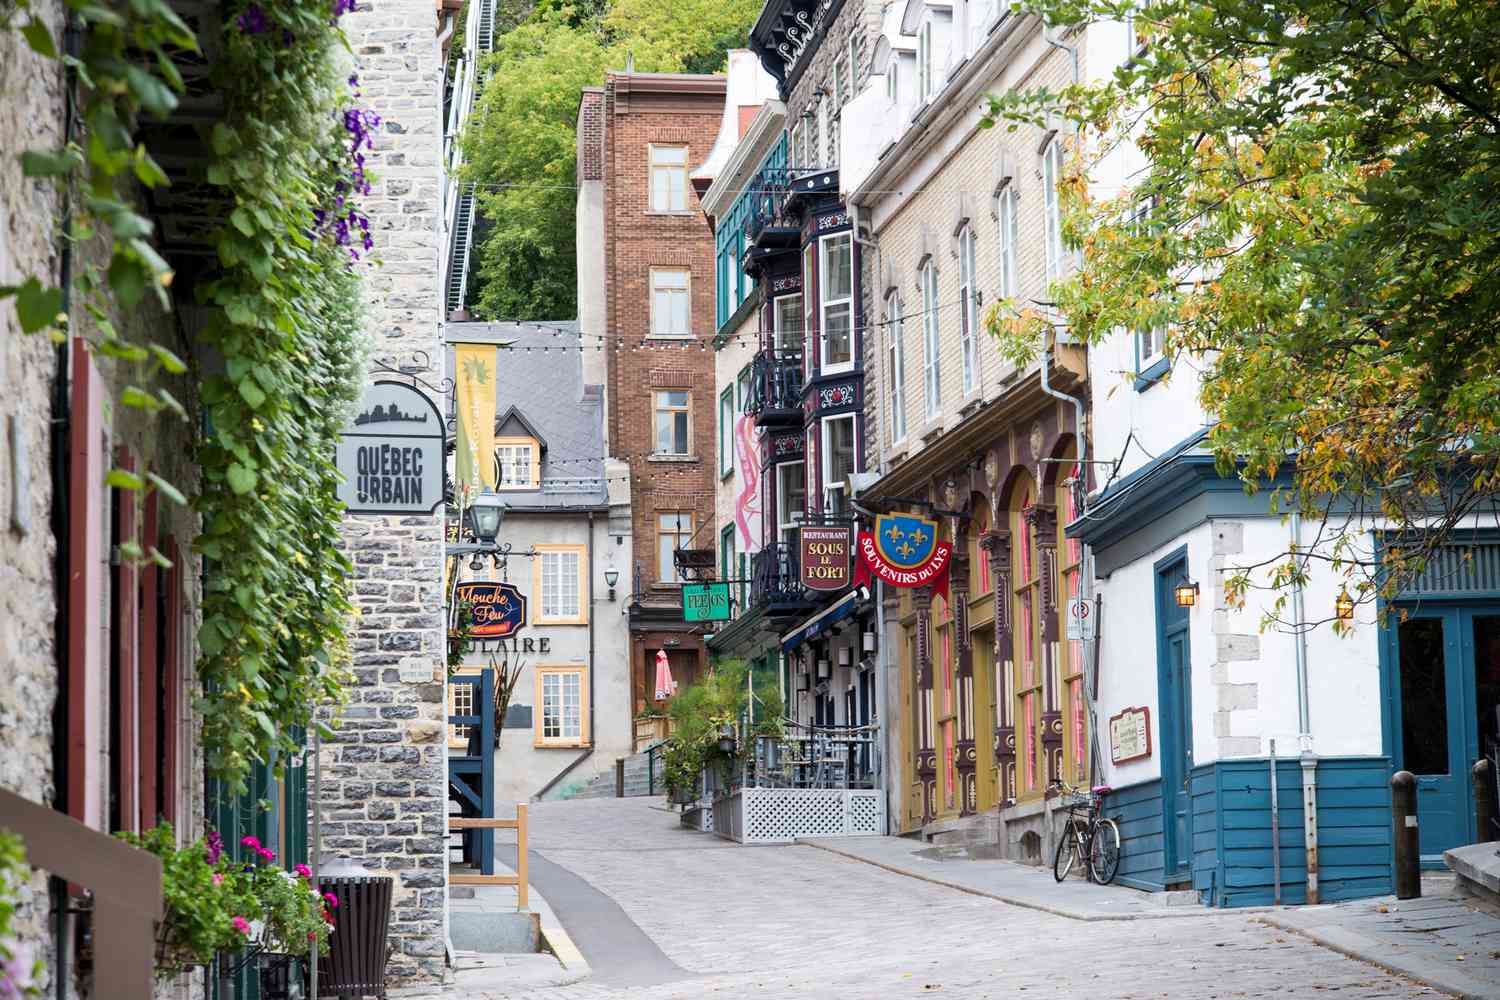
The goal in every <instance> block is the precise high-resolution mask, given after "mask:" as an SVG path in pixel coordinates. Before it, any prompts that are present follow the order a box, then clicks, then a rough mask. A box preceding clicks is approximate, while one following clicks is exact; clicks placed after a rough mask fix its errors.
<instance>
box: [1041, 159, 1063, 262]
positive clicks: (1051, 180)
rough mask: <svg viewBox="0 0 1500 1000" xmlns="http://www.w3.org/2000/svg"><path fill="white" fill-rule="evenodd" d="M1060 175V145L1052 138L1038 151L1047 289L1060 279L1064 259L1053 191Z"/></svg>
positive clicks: (1059, 205)
mask: <svg viewBox="0 0 1500 1000" xmlns="http://www.w3.org/2000/svg"><path fill="white" fill-rule="evenodd" d="M1062 174H1063V157H1062V141H1061V140H1060V139H1059V138H1058V137H1057V136H1055V135H1054V136H1053V137H1052V138H1051V139H1049V140H1048V141H1047V145H1046V146H1044V147H1043V148H1042V209H1043V211H1042V228H1043V230H1044V232H1045V235H1046V253H1047V257H1046V267H1047V271H1046V274H1047V284H1048V285H1051V284H1052V282H1054V281H1057V280H1058V279H1059V278H1061V277H1062V276H1063V263H1064V260H1065V258H1066V252H1065V251H1064V249H1063V241H1062V197H1061V195H1060V194H1059V193H1058V190H1057V185H1058V184H1059V183H1060V182H1061V180H1062Z"/></svg>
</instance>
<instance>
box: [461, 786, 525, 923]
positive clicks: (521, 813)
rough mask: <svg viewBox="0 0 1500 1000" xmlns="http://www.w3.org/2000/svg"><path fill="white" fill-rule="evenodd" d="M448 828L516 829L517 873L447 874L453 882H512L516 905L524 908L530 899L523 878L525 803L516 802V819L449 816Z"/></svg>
mask: <svg viewBox="0 0 1500 1000" xmlns="http://www.w3.org/2000/svg"><path fill="white" fill-rule="evenodd" d="M448 828H449V829H450V830H514V831H516V873H515V874H514V875H493V874H485V873H483V872H478V873H471V872H458V873H456V874H454V875H451V876H449V878H448V881H449V882H450V883H452V884H453V885H513V886H515V887H516V908H517V909H520V910H524V909H526V904H527V902H528V901H529V898H530V897H529V896H528V895H527V881H526V868H527V865H526V803H524V802H517V803H516V818H515V819H491V818H487V817H483V816H450V817H448Z"/></svg>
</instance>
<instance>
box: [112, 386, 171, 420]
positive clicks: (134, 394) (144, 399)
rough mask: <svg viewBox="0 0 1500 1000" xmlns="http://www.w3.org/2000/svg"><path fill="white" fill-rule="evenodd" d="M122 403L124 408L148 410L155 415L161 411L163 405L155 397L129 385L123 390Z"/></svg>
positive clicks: (121, 394) (121, 393)
mask: <svg viewBox="0 0 1500 1000" xmlns="http://www.w3.org/2000/svg"><path fill="white" fill-rule="evenodd" d="M120 403H121V404H122V405H124V406H129V407H132V408H134V409H137V410H146V411H147V412H150V413H155V412H156V411H157V410H159V409H161V403H160V402H158V401H157V399H156V397H155V396H153V395H151V394H150V393H149V392H146V391H145V390H144V389H138V388H136V387H135V386H133V385H127V386H126V387H125V388H124V389H123V390H121V392H120Z"/></svg>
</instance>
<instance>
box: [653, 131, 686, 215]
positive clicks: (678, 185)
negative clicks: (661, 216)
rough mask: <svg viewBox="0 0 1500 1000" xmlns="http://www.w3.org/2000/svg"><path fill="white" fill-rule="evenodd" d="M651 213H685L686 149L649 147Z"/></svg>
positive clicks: (681, 147) (679, 147) (684, 147)
mask: <svg viewBox="0 0 1500 1000" xmlns="http://www.w3.org/2000/svg"><path fill="white" fill-rule="evenodd" d="M651 211H653V212H686V211H687V147H686V146H652V147H651Z"/></svg>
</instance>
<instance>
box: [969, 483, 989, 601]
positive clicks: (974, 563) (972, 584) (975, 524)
mask: <svg viewBox="0 0 1500 1000" xmlns="http://www.w3.org/2000/svg"><path fill="white" fill-rule="evenodd" d="M969 510H970V511H971V512H972V513H971V514H970V517H969V593H970V594H971V595H973V596H974V597H983V596H984V595H985V594H988V593H989V592H990V588H991V587H993V586H994V582H993V581H992V580H991V579H990V555H989V553H988V552H986V551H985V550H984V546H983V544H981V543H982V542H983V541H984V536H985V534H986V533H987V532H988V531H989V530H990V507H989V503H988V502H987V501H985V499H984V498H982V497H980V496H979V495H978V494H975V496H974V499H973V501H972V502H971V503H970V504H969Z"/></svg>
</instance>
